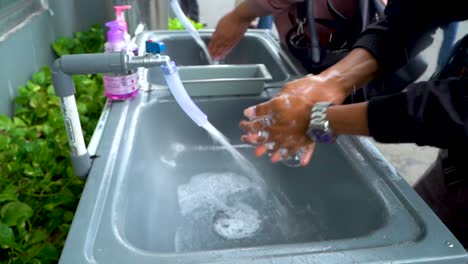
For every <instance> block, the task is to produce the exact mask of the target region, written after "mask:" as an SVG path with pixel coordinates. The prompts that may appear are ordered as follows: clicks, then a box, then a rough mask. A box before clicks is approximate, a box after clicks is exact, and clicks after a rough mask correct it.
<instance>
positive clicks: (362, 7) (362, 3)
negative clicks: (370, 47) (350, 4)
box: [359, 0, 370, 32]
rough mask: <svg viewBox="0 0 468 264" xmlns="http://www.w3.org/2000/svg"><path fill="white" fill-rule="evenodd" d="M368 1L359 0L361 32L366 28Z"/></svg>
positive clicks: (367, 22)
mask: <svg viewBox="0 0 468 264" xmlns="http://www.w3.org/2000/svg"><path fill="white" fill-rule="evenodd" d="M369 1H370V0H360V1H359V7H360V10H361V23H362V25H361V32H363V31H364V30H366V28H367V25H368V24H369Z"/></svg>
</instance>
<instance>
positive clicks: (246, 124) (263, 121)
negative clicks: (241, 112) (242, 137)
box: [239, 116, 271, 133]
mask: <svg viewBox="0 0 468 264" xmlns="http://www.w3.org/2000/svg"><path fill="white" fill-rule="evenodd" d="M270 126H271V117H270V116H263V117H259V118H255V119H252V120H250V121H246V120H242V121H241V122H240V123H239V127H240V128H241V129H242V130H244V131H245V132H249V133H258V132H259V131H264V130H267V129H268V128H269V127H270Z"/></svg>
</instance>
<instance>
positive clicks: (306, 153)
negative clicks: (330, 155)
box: [301, 142, 315, 166]
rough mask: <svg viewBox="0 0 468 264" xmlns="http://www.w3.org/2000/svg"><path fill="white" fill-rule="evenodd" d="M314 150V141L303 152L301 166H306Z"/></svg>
mask: <svg viewBox="0 0 468 264" xmlns="http://www.w3.org/2000/svg"><path fill="white" fill-rule="evenodd" d="M314 150H315V142H312V143H310V144H309V145H308V146H307V147H306V148H305V151H304V154H303V155H302V157H301V166H306V165H307V164H309V162H310V160H311V159H312V155H313V154H314Z"/></svg>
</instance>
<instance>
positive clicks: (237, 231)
mask: <svg viewBox="0 0 468 264" xmlns="http://www.w3.org/2000/svg"><path fill="white" fill-rule="evenodd" d="M260 225H261V220H260V216H259V214H258V212H257V210H255V209H253V208H252V207H250V206H249V205H246V204H243V203H239V204H236V205H235V206H233V207H230V208H228V209H226V210H223V211H219V212H217V213H216V214H215V216H214V218H213V227H214V230H215V232H216V233H217V234H218V235H220V236H221V237H223V238H225V239H229V240H232V239H243V238H249V237H251V236H252V235H253V234H255V232H256V231H257V230H258V229H259V228H260Z"/></svg>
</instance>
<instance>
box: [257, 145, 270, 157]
mask: <svg viewBox="0 0 468 264" xmlns="http://www.w3.org/2000/svg"><path fill="white" fill-rule="evenodd" d="M267 152H268V147H267V146H265V145H259V146H257V147H256V148H255V156H257V157H261V156H263V154H265V153H267Z"/></svg>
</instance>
